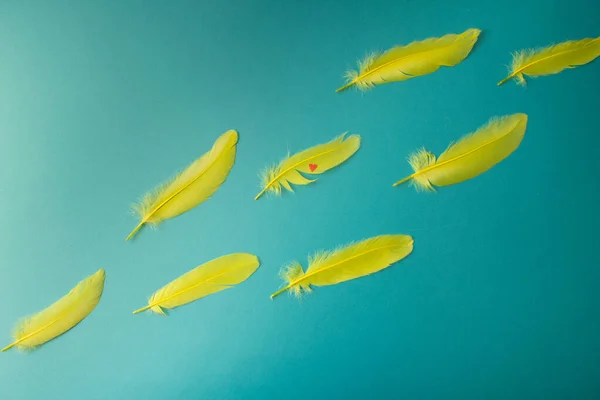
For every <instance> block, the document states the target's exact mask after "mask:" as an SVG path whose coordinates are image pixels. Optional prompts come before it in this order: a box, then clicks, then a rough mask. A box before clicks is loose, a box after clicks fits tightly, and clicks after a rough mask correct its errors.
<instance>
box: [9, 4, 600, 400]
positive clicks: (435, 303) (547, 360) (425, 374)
mask: <svg viewBox="0 0 600 400" xmlns="http://www.w3.org/2000/svg"><path fill="white" fill-rule="evenodd" d="M598 15H600V3H599V2H598V1H594V0H570V1H547V0H545V1H541V0H540V1H525V2H523V1H515V0H507V1H489V0H487V1H481V0H472V1H471V0H469V1H467V0H456V1H447V0H444V1H434V0H420V1H416V0H404V1H402V0H399V1H375V0H373V1H356V0H353V1H345V2H342V1H326V0H320V1H312V0H309V1H275V0H273V1H267V0H264V1H258V0H249V1H216V0H214V1H141V0H139V1H133V0H127V1H116V0H115V1H105V0H96V1H92V0H86V1H64V0H53V1H16V0H15V1H0V192H1V194H0V237H1V240H0V268H1V270H0V271H1V280H0V304H1V307H0V337H1V338H2V344H3V345H4V344H8V343H9V342H10V341H11V338H10V331H11V329H12V326H13V325H14V323H15V322H16V321H17V320H18V319H19V318H20V317H22V316H25V315H27V314H30V313H34V312H37V311H39V310H41V309H43V308H44V307H46V306H48V305H50V304H51V303H52V302H54V301H55V300H56V299H58V298H59V297H61V296H62V295H64V294H65V293H66V292H67V291H68V290H70V289H71V288H72V287H73V286H74V285H75V284H76V283H77V282H79V281H80V280H81V279H83V278H84V277H86V276H88V275H90V274H92V273H93V272H95V271H96V270H97V269H98V268H105V269H106V272H107V279H106V287H105V291H104V296H103V298H102V300H101V302H100V304H99V306H98V307H97V309H96V310H95V311H94V312H93V313H92V314H91V315H90V316H89V318H87V319H86V320H85V321H84V322H82V323H81V324H80V325H79V326H77V327H76V328H75V329H73V330H72V331H71V332H69V333H67V334H65V335H63V336H62V337H60V338H59V339H57V340H55V341H53V342H51V343H48V344H47V345H45V346H43V347H42V348H41V349H39V350H38V351H35V352H33V353H30V354H22V353H19V352H18V351H15V350H12V351H10V352H7V353H3V354H0V399H3V400H29V399H64V400H70V399H87V400H100V399H111V400H112V399H118V400H120V399H123V400H137V399H144V400H152V399H281V398H285V399H307V398H312V399H461V400H467V399H597V398H598V397H599V396H600V363H599V359H600V358H599V357H600V317H599V313H598V310H599V308H600V290H599V283H600V270H599V268H600V257H599V255H598V254H599V253H598V248H597V247H598V244H597V243H598V237H599V236H598V232H597V227H598V225H599V223H600V214H599V211H598V199H599V192H600V180H599V179H598V178H599V167H598V163H597V161H596V157H598V150H599V149H600V136H599V133H600V132H599V129H598V104H599V100H598V99H599V95H598V93H600V60H596V61H595V62H594V63H592V64H590V65H586V66H583V67H581V68H577V69H574V70H569V71H565V72H563V73H561V74H559V75H555V76H550V77H543V78H538V79H535V80H530V81H529V86H528V87H526V88H522V87H518V86H516V85H515V84H514V83H513V82H509V83H507V84H506V85H504V86H502V87H496V83H497V82H498V81H499V80H500V79H502V78H503V77H504V76H505V74H506V68H505V65H506V64H509V63H510V52H512V51H515V50H518V49H520V48H524V47H536V46H545V45H548V44H551V43H553V42H561V41H564V40H568V39H582V38H585V37H595V36H598V35H600V24H599V23H598V21H599V20H598ZM471 27H477V28H480V29H482V30H483V33H482V35H481V38H480V40H479V42H478V43H477V45H476V46H475V48H474V50H473V52H472V54H471V55H470V56H469V57H468V58H467V59H466V60H465V61H464V62H463V63H462V64H460V65H458V66H456V67H454V68H442V69H440V70H439V71H438V72H436V73H434V74H432V75H428V76H426V77H420V78H417V79H413V80H410V81H407V82H404V83H396V84H389V85H384V86H380V87H377V88H375V89H374V90H372V91H371V92H369V93H366V94H361V93H359V92H354V91H350V92H345V93H341V94H336V93H334V90H335V89H336V88H337V87H339V86H341V84H342V83H343V79H342V75H343V73H344V71H345V69H346V68H348V67H353V66H354V65H355V61H356V59H357V58H361V57H362V56H364V55H365V54H366V53H367V52H369V51H372V50H377V49H386V48H389V47H391V46H393V45H397V44H407V43H409V42H411V41H414V40H421V39H425V38H427V37H431V36H440V35H444V34H447V33H459V32H462V31H464V30H465V29H467V28H471ZM515 112H525V113H527V114H529V125H528V130H527V134H526V136H525V139H524V141H523V143H522V145H521V147H520V148H519V149H518V150H517V151H516V152H515V153H514V154H513V155H511V156H510V157H509V158H508V159H507V160H505V161H504V162H502V163H501V164H500V165H498V166H496V167H495V168H493V169H492V170H491V171H489V172H488V173H486V174H484V175H482V176H480V177H478V178H476V179H474V180H471V181H469V182H466V183H463V184H460V185H455V186H452V187H447V188H442V189H440V190H439V192H438V193H437V194H428V193H417V192H415V190H414V189H413V188H410V187H408V186H402V187H397V188H392V186H391V185H392V183H393V182H395V181H396V180H398V179H400V178H402V177H404V176H405V175H407V174H409V173H410V168H409V166H408V164H407V163H406V162H405V158H406V156H407V155H408V154H409V153H410V152H411V151H413V150H415V149H417V148H419V147H420V146H426V147H427V148H428V149H430V150H431V151H434V152H436V153H438V154H439V153H440V152H441V151H443V150H444V148H445V147H446V146H447V145H448V143H450V142H451V141H452V140H455V139H458V138H459V137H460V136H462V135H464V134H466V133H468V132H471V131H473V130H475V129H476V128H478V127H479V126H481V125H482V124H484V123H486V122H487V120H488V119H489V118H490V117H492V116H495V115H505V114H510V113H515ZM228 129H236V130H238V131H239V133H240V141H239V146H238V156H237V159H236V163H235V166H234V168H233V170H232V172H231V174H230V176H229V178H228V179H227V182H226V183H225V184H224V185H223V186H222V187H221V189H219V191H218V192H217V193H216V194H215V196H214V197H213V198H212V199H211V200H210V201H208V202H206V203H204V204H202V205H201V206H200V207H198V208H196V209H194V210H193V211H191V212H189V213H187V214H185V215H183V216H181V217H178V218H176V219H174V220H171V221H168V222H166V223H164V224H163V225H162V226H161V227H160V228H159V229H158V231H154V232H153V231H151V230H146V231H144V232H142V234H141V235H140V236H139V237H137V238H136V240H135V241H133V242H129V243H126V242H125V240H124V239H125V237H126V236H127V234H128V233H129V232H130V230H131V229H132V228H133V227H134V226H135V224H136V220H135V219H134V217H132V216H131V215H130V214H129V205H130V203H131V202H132V201H135V200H136V199H137V198H139V196H141V195H142V194H143V193H144V192H146V191H147V190H149V189H152V188H153V187H154V186H155V185H157V184H159V183H160V182H161V181H163V180H165V179H167V178H169V177H170V176H171V175H172V174H173V173H174V172H176V171H177V170H179V169H180V168H183V167H185V166H186V165H187V164H188V163H190V162H191V161H192V160H193V159H195V158H197V157H199V156H200V155H201V154H203V153H204V152H205V151H207V150H208V149H209V148H210V146H211V145H212V143H213V141H214V140H215V139H216V138H217V137H218V135H220V134H221V133H223V132H224V131H226V130H228ZM344 131H350V132H352V133H358V134H360V135H361V136H362V138H363V146H362V148H361V149H360V150H359V152H358V153H357V154H356V155H355V156H354V157H353V158H352V159H351V160H350V161H349V162H347V163H346V164H344V165H343V166H342V167H340V168H337V169H335V170H332V171H330V172H328V173H327V174H325V175H322V176H321V177H319V181H318V182H317V183H316V184H314V185H311V186H307V187H300V188H298V190H297V192H296V194H289V193H285V194H284V195H283V196H282V197H281V198H273V197H264V198H261V199H260V200H259V201H253V197H254V196H255V195H256V193H257V192H258V184H259V181H258V177H257V173H258V172H259V171H260V170H261V169H262V168H263V167H265V166H266V165H269V164H271V163H274V162H277V161H278V160H279V159H280V158H281V157H283V156H284V155H285V154H286V152H287V151H288V150H289V151H291V152H295V151H298V150H302V149H304V148H307V147H310V146H313V145H315V144H318V143H323V142H326V141H328V140H330V139H331V138H333V137H334V136H336V135H338V134H340V133H342V132H344ZM385 233H408V234H411V235H413V236H414V238H415V250H414V252H413V254H412V255H410V256H409V257H408V258H407V259H405V260H403V261H402V262H400V263H398V264H395V265H394V266H392V267H391V268H389V269H387V270H385V271H382V272H381V273H378V274H376V275H373V276H370V277H367V278H364V279H359V280H355V281H351V282H347V283H343V284H340V285H337V286H332V287H326V288H319V289H317V290H315V292H314V293H313V294H312V295H310V296H309V297H306V298H304V299H303V300H302V301H297V300H295V299H292V298H289V297H288V296H281V297H279V298H277V299H276V300H274V301H271V300H269V294H271V293H272V292H273V291H275V290H276V289H277V288H278V287H279V285H280V281H279V279H278V277H277V273H278V270H279V268H280V266H282V265H283V264H285V263H286V262H289V261H292V260H294V259H298V260H300V261H301V262H302V263H304V265H306V256H307V255H308V254H309V253H311V252H313V251H315V250H318V249H330V248H334V247H335V246H337V245H341V244H345V243H347V242H350V241H353V240H358V239H361V238H367V237H371V236H375V235H378V234H385ZM240 251H241V252H251V253H254V254H257V255H258V256H259V257H260V260H261V262H262V265H261V267H260V269H259V270H258V271H257V272H256V273H255V274H254V275H253V276H252V277H251V278H250V279H249V280H248V281H246V282H244V283H243V284H241V285H239V286H238V287H235V288H234V289H232V290H229V291H225V292H222V293H218V294H216V295H213V296H210V297H208V298H205V299H202V300H201V301H198V302H196V303H193V304H191V305H187V306H185V307H182V308H179V309H177V310H174V311H173V312H172V313H171V315H170V316H169V317H161V316H157V315H136V316H133V315H131V312H132V311H133V310H134V309H136V308H138V307H141V306H143V305H144V304H145V301H146V298H147V296H148V295H150V294H151V293H152V292H153V291H154V290H156V289H158V288H159V287H161V286H162V285H164V284H166V283H168V282H169V281H170V280H172V279H173V278H176V277H177V276H179V275H180V274H182V273H184V272H186V271H187V270H189V269H191V268H193V267H195V266H197V265H199V264H201V263H203V262H205V261H208V260H210V259H212V258H214V257H218V256H221V255H224V254H228V253H232V252H240Z"/></svg>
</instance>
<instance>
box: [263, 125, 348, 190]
mask: <svg viewBox="0 0 600 400" xmlns="http://www.w3.org/2000/svg"><path fill="white" fill-rule="evenodd" d="M345 135H346V134H345V133H344V134H342V135H340V136H338V137H336V138H335V139H333V140H332V141H331V142H329V143H325V144H320V145H317V146H314V147H311V148H310V149H307V150H304V151H301V152H300V153H296V154H294V155H293V156H288V157H286V158H285V159H284V160H283V161H281V162H280V163H279V165H274V166H272V167H270V168H267V169H266V170H265V171H263V173H262V176H261V180H262V190H261V191H260V193H259V194H257V195H256V197H255V198H254V200H258V198H259V197H260V196H262V195H263V194H264V193H265V192H271V193H275V194H276V195H280V194H281V190H282V188H285V189H286V190H288V191H290V192H293V191H294V190H293V189H292V187H291V186H290V184H294V185H308V184H309V183H312V182H314V181H315V180H313V179H308V178H306V177H304V175H302V174H301V172H302V173H305V174H312V175H317V174H322V173H323V172H325V171H327V170H330V169H331V168H333V167H337V166H338V165H340V164H341V163H343V162H344V161H346V160H347V159H349V158H350V157H351V156H352V155H353V154H354V153H356V151H357V150H358V148H359V147H360V136H358V135H350V136H348V137H347V138H346V139H344V136H345Z"/></svg>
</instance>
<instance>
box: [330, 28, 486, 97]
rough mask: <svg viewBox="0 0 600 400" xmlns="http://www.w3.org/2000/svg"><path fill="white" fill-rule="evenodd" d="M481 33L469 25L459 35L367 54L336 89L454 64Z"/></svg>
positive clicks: (402, 77) (368, 85)
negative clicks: (381, 52)
mask: <svg viewBox="0 0 600 400" xmlns="http://www.w3.org/2000/svg"><path fill="white" fill-rule="evenodd" d="M480 33H481V31H480V30H479V29H468V30H466V31H465V32H463V33H461V34H458V35H457V34H449V35H445V36H442V37H440V38H429V39H426V40H423V41H415V42H412V43H410V44H408V45H406V46H397V47H394V48H392V49H390V50H388V51H386V52H385V53H383V54H380V53H372V54H369V55H368V56H367V57H365V59H363V60H362V61H359V63H358V71H355V70H350V71H348V72H347V73H346V84H345V85H344V86H342V87H341V88H339V89H337V90H336V92H341V91H343V90H346V89H348V88H350V87H353V86H355V87H356V88H358V89H360V90H363V91H364V90H368V89H371V88H373V87H374V86H375V85H380V84H384V83H388V82H398V81H405V80H408V79H412V78H414V77H417V76H423V75H427V74H431V73H433V72H435V71H437V70H438V69H439V68H440V67H442V66H446V67H453V66H455V65H457V64H459V63H460V62H462V61H463V60H464V59H465V58H467V56H468V55H469V53H470V52H471V49H472V48H473V46H474V45H475V42H477V38H478V37H479V34H480Z"/></svg>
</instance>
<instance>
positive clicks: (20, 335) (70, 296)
mask: <svg viewBox="0 0 600 400" xmlns="http://www.w3.org/2000/svg"><path fill="white" fill-rule="evenodd" d="M104 277H105V274H104V270H102V269H101V270H99V271H98V272H96V273H95V274H94V275H92V276H89V277H87V278H86V279H84V280H82V281H81V282H79V284H78V285H77V286H75V287H74V288H73V289H72V290H71V291H70V292H69V293H67V294H66V295H65V296H64V297H63V298H61V299H60V300H58V301H57V302H56V303H54V304H52V305H51V306H50V307H48V308H46V309H45V310H43V311H40V312H39V313H37V314H35V315H32V316H30V317H27V318H23V319H22V320H21V321H19V322H18V323H17V325H16V326H15V328H14V332H13V337H14V340H15V341H14V342H13V343H11V344H10V345H8V346H6V347H5V348H3V349H2V351H6V350H8V349H10V348H12V347H15V346H16V347H17V348H18V349H19V350H31V349H34V348H36V347H38V346H40V345H42V344H44V343H46V342H49V341H50V340H52V339H54V338H56V337H57V336H60V335H62V334H63V333H65V332H66V331H68V330H69V329H71V328H73V327H74V326H75V325H77V324H78V323H80V322H81V321H82V320H83V319H84V318H85V317H87V316H88V315H89V314H90V313H91V312H92V310H94V308H96V305H97V304H98V302H99V301H100V297H101V296H102V291H103V290H104Z"/></svg>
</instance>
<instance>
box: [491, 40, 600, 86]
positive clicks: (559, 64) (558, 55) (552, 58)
mask: <svg viewBox="0 0 600 400" xmlns="http://www.w3.org/2000/svg"><path fill="white" fill-rule="evenodd" d="M598 56H600V37H597V38H595V39H594V38H587V39H583V40H577V41H575V40H570V41H567V42H563V43H559V44H557V45H553V46H548V47H546V48H543V49H541V50H532V49H526V50H520V51H517V52H516V53H514V54H513V59H512V63H511V66H510V67H509V74H508V76H507V77H506V78H504V79H503V80H501V81H500V82H498V86H500V85H502V84H504V83H505V82H507V81H508V80H510V79H514V80H515V81H516V82H517V84H519V85H525V84H526V81H525V75H527V76H530V77H538V76H544V75H553V74H558V73H559V72H561V71H564V70H565V69H568V68H575V67H578V66H580V65H584V64H587V63H589V62H592V61H593V60H594V59H595V58H596V57H598Z"/></svg>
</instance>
